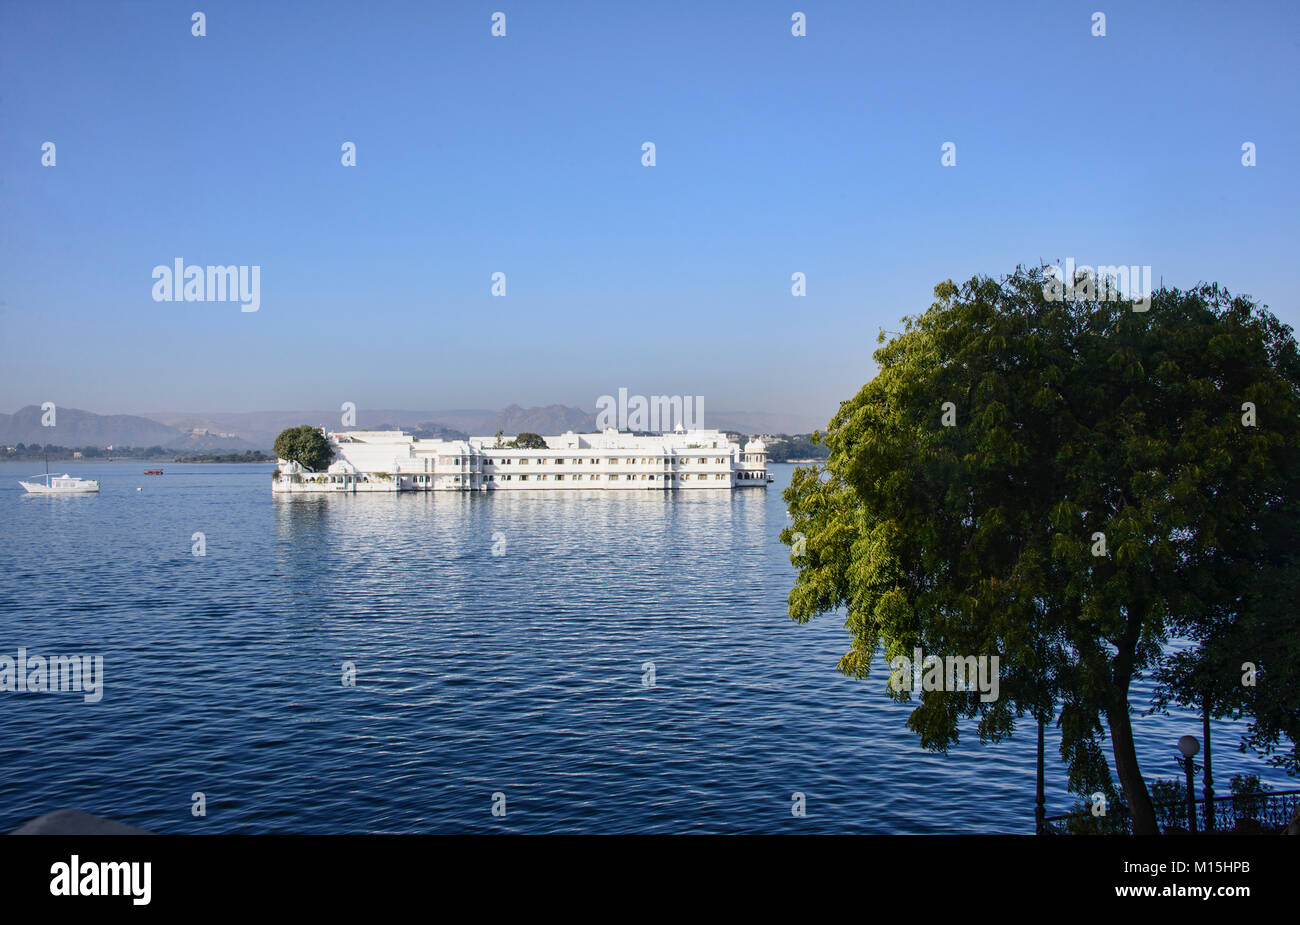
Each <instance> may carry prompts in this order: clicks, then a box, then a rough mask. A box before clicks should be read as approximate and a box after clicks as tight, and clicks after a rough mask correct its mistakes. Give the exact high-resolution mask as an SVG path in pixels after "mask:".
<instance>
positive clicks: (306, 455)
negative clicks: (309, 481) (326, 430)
mask: <svg viewBox="0 0 1300 925" xmlns="http://www.w3.org/2000/svg"><path fill="white" fill-rule="evenodd" d="M273 449H274V450H275V455H276V456H278V457H280V458H281V459H287V460H290V461H291V462H296V463H297V464H298V465H300V466H302V467H303V468H304V469H307V470H309V471H311V472H320V471H322V470H324V469H326V468H328V467H329V464H330V461H331V460H332V459H333V458H334V449H333V448H332V447H331V446H330V444H329V441H328V440H326V439H325V435H324V434H322V433H321V432H320V428H318V427H312V426H311V425H310V424H303V425H301V426H299V427H289V428H286V429H285V430H282V431H280V435H279V436H278V437H276V438H275V446H274V447H273Z"/></svg>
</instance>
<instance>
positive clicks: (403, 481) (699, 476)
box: [271, 428, 768, 493]
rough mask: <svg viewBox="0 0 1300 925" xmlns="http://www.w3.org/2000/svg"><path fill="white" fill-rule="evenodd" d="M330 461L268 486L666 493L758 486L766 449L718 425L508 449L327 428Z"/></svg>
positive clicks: (294, 470) (282, 469)
mask: <svg viewBox="0 0 1300 925" xmlns="http://www.w3.org/2000/svg"><path fill="white" fill-rule="evenodd" d="M325 437H326V439H328V440H329V443H330V447H331V448H332V449H333V450H334V461H333V462H332V463H331V464H330V466H329V468H328V469H327V470H326V471H325V472H306V471H304V470H302V469H301V468H300V467H299V466H298V465H297V464H296V463H291V462H289V461H287V460H283V459H282V460H280V466H279V468H278V469H277V470H276V471H275V473H273V480H272V483H271V490H272V491H274V492H277V493H296V492H311V491H344V492H368V491H378V492H397V491H502V490H506V491H517V490H544V491H564V490H582V491H612V490H618V491H628V490H634V491H667V490H671V489H681V490H691V491H694V490H703V489H732V488H746V487H755V488H765V487H766V486H767V481H768V476H767V450H766V447H765V446H764V444H763V442H762V441H761V440H751V441H749V442H748V443H746V444H745V446H744V448H743V449H742V448H741V446H740V444H738V443H734V442H732V441H731V440H730V439H728V437H727V435H726V434H724V433H722V432H721V431H717V430H689V431H688V430H682V429H678V430H677V431H675V432H672V433H663V434H646V435H640V434H630V433H626V432H623V431H618V430H614V429H612V428H611V429H608V430H605V431H604V432H603V433H595V434H575V433H572V432H570V433H565V434H560V435H559V436H558V437H543V438H542V439H543V440H545V441H546V449H544V450H543V449H537V450H524V449H515V448H513V447H509V446H506V445H505V444H507V443H509V442H511V441H512V440H513V438H511V437H501V438H497V437H471V438H469V439H468V440H420V439H416V438H415V437H412V436H411V435H409V434H406V433H403V432H402V431H398V430H352V431H343V432H340V433H326V434H325Z"/></svg>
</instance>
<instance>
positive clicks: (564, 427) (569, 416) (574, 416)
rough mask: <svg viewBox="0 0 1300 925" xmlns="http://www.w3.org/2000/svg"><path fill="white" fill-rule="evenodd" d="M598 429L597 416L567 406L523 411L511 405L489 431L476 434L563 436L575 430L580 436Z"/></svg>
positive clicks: (487, 428) (489, 426)
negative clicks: (499, 432)
mask: <svg viewBox="0 0 1300 925" xmlns="http://www.w3.org/2000/svg"><path fill="white" fill-rule="evenodd" d="M595 429H596V416H595V415H594V414H588V413H587V412H586V411H583V410H582V409H581V408H570V407H568V406H567V405H547V406H546V407H545V408H521V407H519V406H518V405H510V406H509V407H507V408H503V409H502V410H501V411H499V412H497V414H496V415H495V416H494V417H493V418H492V420H491V421H489V422H488V425H487V427H486V428H484V429H483V430H481V431H477V432H476V433H477V434H478V435H479V436H491V435H492V434H495V433H496V432H497V431H501V432H502V433H505V434H522V433H532V434H562V433H564V432H565V431H568V430H572V431H575V432H577V433H582V432H583V431H593V430H595Z"/></svg>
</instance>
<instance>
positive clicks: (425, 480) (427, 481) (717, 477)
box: [412, 472, 757, 485]
mask: <svg viewBox="0 0 1300 925" xmlns="http://www.w3.org/2000/svg"><path fill="white" fill-rule="evenodd" d="M710 475H712V476H713V479H714V481H722V480H723V479H726V478H727V473H725V472H718V473H709V472H697V473H695V478H696V480H697V481H702V480H705V479H708V478H709V476H710ZM571 477H572V480H573V481H575V482H581V481H582V480H583V479H590V480H591V481H593V482H594V481H598V480H599V479H600V473H596V472H593V473H592V474H591V475H589V476H587V475H583V473H581V472H577V473H572V474H571ZM435 478H437V476H432V475H416V476H412V481H413V482H414V483H415V484H416V485H432V484H433V482H434V479H435ZM514 478H515V476H514V475H512V474H510V473H506V474H505V475H500V476H498V475H491V476H488V481H491V482H495V481H498V480H500V481H503V482H510V481H513V480H514ZM551 478H554V479H555V481H557V482H563V481H564V479H565V473H563V472H557V473H555V474H554V476H551V475H547V474H545V473H543V474H542V475H539V476H537V481H539V482H545V481H547V480H548V479H551ZM605 478H606V479H607V480H609V481H617V480H618V479H621V478H623V476H621V475H619V474H618V473H617V472H608V473H605ZM657 478H658V477H657V476H656V475H655V474H654V473H642V474H641V481H643V482H644V481H647V480H648V481H651V482H653V481H656V480H657ZM668 478H669V477H668V476H664V481H665V482H666V481H668ZM672 478H674V479H676V478H678V476H675V475H674V476H672ZM680 478H681V479H682V481H688V480H689V479H690V478H691V474H690V473H689V472H687V473H684V474H683V475H681V476H680ZM755 478H757V476H755ZM627 480H628V481H629V482H635V481H636V480H637V476H636V474H635V473H631V474H629V475H628V476H627ZM452 481H453V484H460V476H459V475H457V476H453V477H452ZM519 481H521V482H527V481H528V476H527V475H520V476H519Z"/></svg>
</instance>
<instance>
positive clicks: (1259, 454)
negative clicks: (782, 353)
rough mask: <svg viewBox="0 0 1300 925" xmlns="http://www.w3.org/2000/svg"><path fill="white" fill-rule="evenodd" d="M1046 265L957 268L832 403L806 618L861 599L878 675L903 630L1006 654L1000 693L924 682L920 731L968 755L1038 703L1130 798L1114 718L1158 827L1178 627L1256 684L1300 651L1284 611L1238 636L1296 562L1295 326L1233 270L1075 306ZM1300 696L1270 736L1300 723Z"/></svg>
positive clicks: (857, 609)
mask: <svg viewBox="0 0 1300 925" xmlns="http://www.w3.org/2000/svg"><path fill="white" fill-rule="evenodd" d="M1047 282H1048V281H1047V279H1046V277H1045V275H1044V273H1043V272H1042V271H1041V270H1037V269H1034V270H1024V269H1019V270H1017V272H1016V273H1015V274H1013V275H1012V276H1010V277H1008V278H1006V279H1004V280H1002V281H1001V282H998V281H995V280H992V279H989V278H984V277H977V278H974V279H972V280H970V281H969V282H967V283H965V284H963V285H961V286H957V285H955V284H953V283H952V282H951V281H949V282H945V283H942V284H940V285H939V286H936V287H935V297H936V301H935V302H934V304H933V305H931V307H930V309H929V310H928V311H927V312H925V313H924V314H922V315H920V316H917V317H911V318H907V319H905V320H904V325H905V327H904V331H903V333H902V334H900V335H898V336H896V337H894V338H893V339H892V340H889V341H888V342H887V343H886V342H885V337H884V334H883V333H882V334H881V338H880V339H881V342H882V344H883V346H882V347H881V348H880V349H879V350H877V351H876V353H875V359H876V362H877V363H878V365H879V372H878V373H877V375H876V377H875V378H874V379H873V380H872V381H871V382H869V383H867V384H866V385H865V386H864V387H863V388H862V390H861V391H860V392H859V393H858V394H857V395H856V396H855V397H853V398H852V399H849V400H848V401H845V402H843V403H842V404H841V406H840V409H839V411H838V412H837V413H836V415H835V416H834V418H833V419H832V420H831V422H830V426H829V428H828V431H827V433H826V435H825V437H824V440H825V443H826V445H827V446H828V448H829V450H830V456H829V458H828V459H827V461H826V463H825V464H824V465H818V466H813V467H810V468H802V469H798V470H796V472H795V474H794V477H793V478H792V481H791V484H790V487H789V488H788V489H787V490H786V492H785V498H786V500H787V501H788V502H789V509H790V515H791V517H792V521H793V523H792V526H791V527H789V528H788V529H786V530H785V531H783V533H782V535H781V538H782V540H783V541H784V542H786V543H787V544H789V545H791V546H792V547H793V555H792V562H793V563H794V565H795V566H796V567H797V568H798V575H797V577H796V581H795V586H794V589H793V590H792V591H791V593H790V597H789V610H790V615H791V616H792V617H793V618H794V619H795V620H798V621H800V622H804V621H807V620H810V619H812V618H813V617H814V616H816V615H817V614H821V613H827V612H829V611H832V610H837V609H840V608H843V609H844V610H845V611H846V612H847V620H846V626H847V627H848V628H849V630H850V631H851V633H852V643H851V649H850V651H849V652H848V653H847V654H846V655H845V656H844V657H843V658H842V659H841V661H840V665H839V668H840V670H841V671H843V672H845V673H846V674H849V675H851V676H854V677H858V678H865V677H867V674H868V670H869V668H870V665H871V662H872V660H873V658H874V656H875V654H876V652H877V650H878V649H881V648H883V650H884V654H885V658H886V660H887V661H888V660H889V659H891V658H893V657H894V656H897V655H907V656H909V657H910V656H911V655H912V652H913V649H914V648H918V647H919V648H920V649H922V650H923V652H924V653H925V654H926V655H936V656H940V657H943V656H957V655H961V656H967V655H975V656H979V655H989V656H993V655H997V656H999V658H1000V660H1001V675H1002V679H1003V680H1002V686H1001V696H1000V697H999V698H998V699H997V700H993V701H990V702H984V701H983V700H981V698H980V696H979V693H978V692H975V691H969V692H967V691H956V692H952V691H942V690H923V691H921V692H920V696H919V702H918V703H917V705H916V707H915V709H914V710H913V711H912V713H911V714H910V716H909V718H908V721H907V724H908V726H909V727H910V728H911V729H913V730H914V731H915V732H917V733H918V734H919V736H920V739H921V742H922V744H923V745H924V746H925V747H927V748H930V749H934V750H938V751H945V750H946V749H947V748H948V747H949V746H950V745H952V744H953V743H955V742H957V740H958V729H959V723H960V722H961V720H962V719H964V718H965V719H976V718H977V719H978V724H977V730H978V734H979V735H980V738H981V740H982V741H997V740H999V739H1001V738H1004V737H1006V736H1009V735H1010V734H1011V733H1012V732H1013V731H1014V729H1015V725H1016V720H1017V718H1018V717H1020V716H1021V715H1023V714H1024V713H1030V714H1031V715H1034V716H1037V717H1039V718H1042V719H1051V718H1054V719H1055V720H1056V723H1057V725H1058V726H1059V727H1060V731H1061V745H1060V748H1061V754H1062V757H1063V758H1064V759H1065V760H1066V761H1067V763H1068V766H1069V773H1070V780H1069V786H1070V789H1071V790H1073V791H1075V792H1078V793H1084V794H1086V793H1090V792H1093V791H1094V790H1095V789H1102V790H1105V791H1108V792H1110V791H1111V787H1112V785H1111V777H1110V767H1109V764H1108V762H1107V759H1106V756H1105V751H1104V750H1103V741H1104V732H1105V731H1108V732H1109V738H1110V750H1111V753H1112V756H1113V758H1114V767H1115V774H1116V776H1117V777H1118V778H1119V781H1120V784H1121V786H1122V788H1123V791H1124V797H1125V799H1126V802H1127V804H1128V806H1129V808H1130V812H1131V814H1132V819H1133V830H1134V831H1135V832H1137V833H1154V832H1156V831H1157V823H1156V817H1155V813H1154V809H1153V806H1152V801H1151V798H1150V795H1149V794H1148V792H1147V788H1146V784H1145V782H1144V780H1143V777H1142V773H1141V770H1140V768H1139V764H1138V757H1137V752H1136V749H1135V747H1134V741H1133V730H1132V726H1131V720H1130V713H1131V706H1130V703H1129V692H1130V689H1131V685H1132V683H1133V681H1134V680H1135V679H1137V678H1139V677H1142V676H1143V674H1144V673H1147V672H1149V671H1152V670H1155V669H1157V668H1158V667H1159V666H1160V665H1161V663H1162V661H1163V659H1164V649H1163V646H1164V643H1166V642H1167V641H1168V640H1169V639H1170V638H1171V637H1172V636H1175V635H1180V636H1184V637H1187V638H1189V639H1192V640H1193V641H1196V642H1202V641H1204V642H1203V644H1204V645H1208V646H1210V647H1211V648H1213V650H1214V651H1215V652H1216V658H1215V659H1214V660H1213V663H1214V664H1216V665H1219V666H1220V670H1227V668H1234V669H1235V672H1234V677H1235V678H1236V680H1237V683H1240V675H1241V671H1240V666H1241V663H1242V662H1243V661H1251V662H1256V663H1259V662H1260V661H1261V660H1263V659H1267V658H1269V657H1271V656H1270V655H1269V653H1270V652H1272V653H1276V652H1295V651H1297V649H1298V648H1300V624H1298V623H1297V621H1296V620H1294V618H1289V619H1285V620H1281V619H1279V620H1277V621H1276V622H1275V623H1273V625H1272V626H1271V633H1272V635H1273V643H1272V645H1271V647H1270V648H1269V649H1268V651H1264V650H1263V648H1262V647H1260V646H1258V645H1257V643H1258V642H1259V638H1258V633H1257V632H1255V631H1254V630H1253V629H1251V630H1249V631H1244V630H1243V631H1241V632H1235V631H1233V630H1232V628H1233V627H1248V628H1250V627H1258V626H1259V625H1260V624H1261V622H1264V621H1268V619H1269V613H1268V611H1267V609H1266V608H1267V606H1268V602H1267V601H1266V600H1265V599H1264V598H1265V595H1261V594H1259V593H1251V589H1252V587H1254V588H1257V589H1258V588H1265V587H1273V586H1275V585H1278V584H1280V583H1281V582H1283V581H1284V580H1285V578H1286V576H1287V575H1288V574H1292V575H1293V574H1294V573H1293V572H1288V570H1289V569H1292V568H1293V562H1292V560H1291V559H1290V558H1289V556H1287V555H1284V554H1283V551H1284V550H1285V548H1286V544H1287V543H1293V542H1294V539H1295V535H1296V524H1297V522H1298V518H1300V490H1297V489H1298V486H1297V478H1300V360H1298V359H1297V349H1296V342H1295V340H1294V338H1293V336H1292V332H1291V329H1290V328H1288V327H1286V326H1285V325H1282V324H1281V323H1280V322H1278V320H1277V319H1276V318H1275V317H1274V316H1273V315H1271V314H1270V313H1269V312H1268V311H1267V310H1266V309H1264V308H1262V307H1260V306H1258V305H1256V304H1254V303H1253V302H1251V301H1250V300H1248V299H1244V298H1240V297H1238V298H1234V297H1231V296H1230V295H1229V294H1228V293H1227V292H1225V291H1223V290H1222V289H1221V288H1219V287H1218V286H1214V285H1203V286H1200V287H1197V288H1196V289H1193V290H1190V291H1185V292H1184V291H1179V290H1173V289H1169V290H1165V289H1162V290H1159V291H1157V292H1155V293H1153V296H1152V302H1151V303H1150V307H1149V310H1147V311H1142V310H1141V307H1140V306H1138V305H1135V303H1133V302H1131V301H1123V300H1116V301H1109V302H1081V301H1075V300H1073V299H1072V298H1069V297H1063V298H1057V299H1056V300H1051V299H1049V298H1048V295H1049V294H1052V295H1058V293H1053V292H1052V291H1051V290H1050V289H1047V288H1046V283H1047ZM1292 548H1294V547H1292ZM1252 582H1254V583H1255V584H1254V585H1252ZM1273 606H1274V607H1276V603H1275V602H1274V604H1273ZM1282 637H1285V638H1282ZM1252 648H1253V649H1254V650H1255V651H1250V650H1252ZM1234 659H1235V663H1234ZM1225 666H1226V667H1225ZM1282 667H1284V666H1279V670H1280V669H1281V668H1282ZM891 696H892V697H894V699H896V700H900V701H909V700H911V698H912V695H911V694H910V693H909V692H908V691H906V690H891ZM1294 697H1295V695H1294V694H1292V695H1291V698H1292V700H1294ZM1280 699H1284V698H1282V697H1281V695H1276V696H1274V698H1273V701H1272V702H1271V703H1270V704H1268V706H1269V708H1270V709H1269V710H1268V711H1267V712H1266V715H1265V719H1264V721H1263V722H1262V723H1261V726H1260V729H1259V735H1260V737H1261V738H1262V739H1266V740H1267V739H1269V738H1270V737H1273V738H1276V735H1277V733H1278V732H1279V730H1280V731H1281V732H1282V733H1283V734H1285V732H1286V730H1285V728H1283V726H1284V725H1285V723H1284V722H1282V721H1280V720H1279V717H1278V715H1277V713H1278V707H1279V702H1278V701H1279V700H1280ZM1281 712H1282V713H1283V714H1285V712H1286V711H1285V708H1284V706H1283V708H1282V710H1281ZM1103 724H1104V729H1103Z"/></svg>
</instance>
